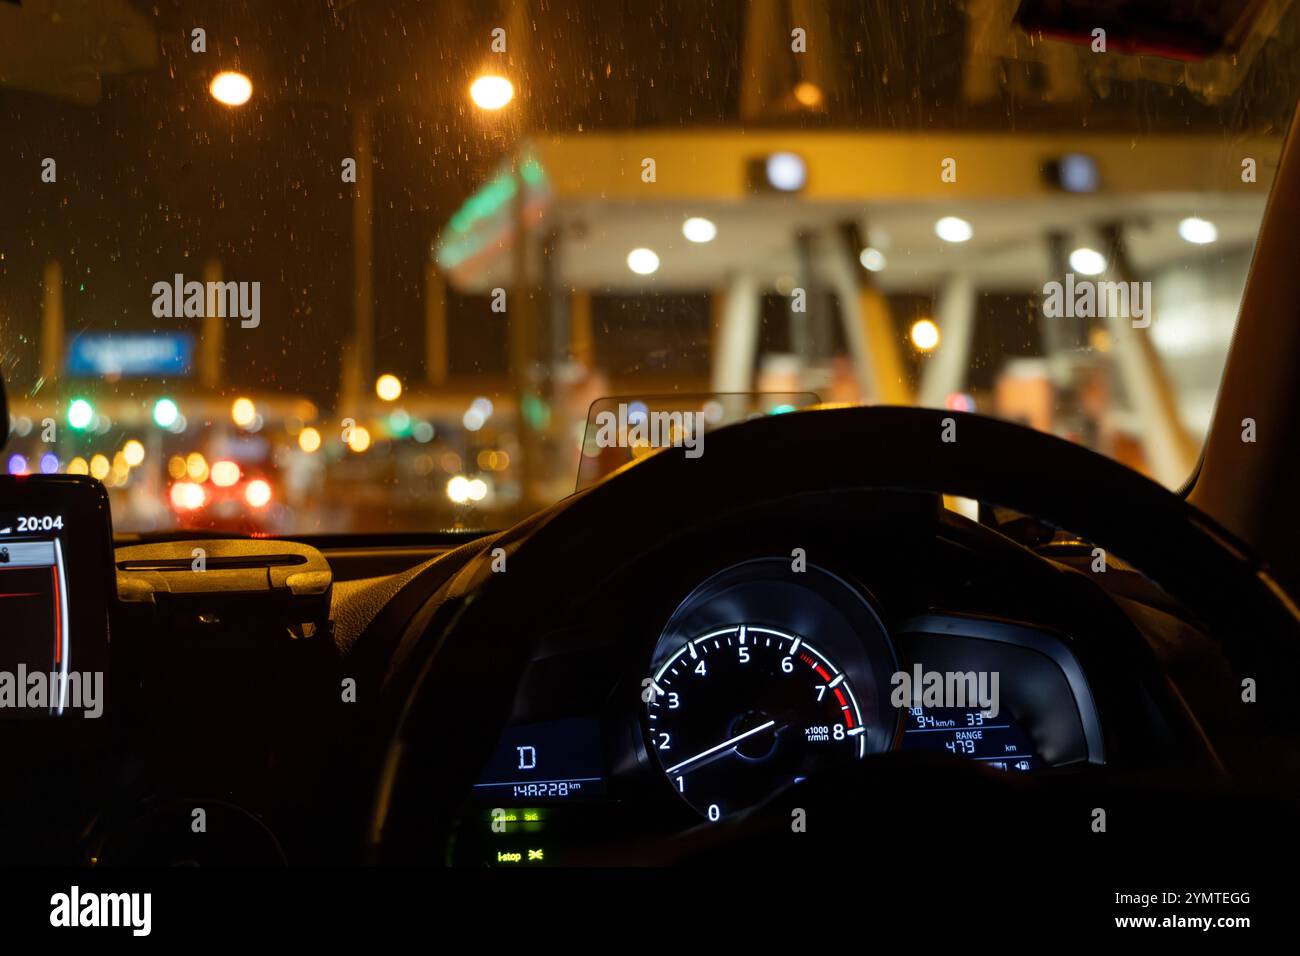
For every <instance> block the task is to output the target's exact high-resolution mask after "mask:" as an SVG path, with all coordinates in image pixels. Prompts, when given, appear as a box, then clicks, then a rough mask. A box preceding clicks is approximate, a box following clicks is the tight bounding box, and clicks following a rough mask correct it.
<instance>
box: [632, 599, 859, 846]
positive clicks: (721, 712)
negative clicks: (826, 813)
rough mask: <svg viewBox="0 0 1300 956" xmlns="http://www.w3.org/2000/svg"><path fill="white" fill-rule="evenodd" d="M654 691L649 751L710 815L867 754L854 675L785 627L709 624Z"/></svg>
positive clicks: (669, 664)
mask: <svg viewBox="0 0 1300 956" xmlns="http://www.w3.org/2000/svg"><path fill="white" fill-rule="evenodd" d="M650 689H651V693H649V694H647V695H646V696H647V697H649V701H648V703H647V707H646V709H647V714H646V732H647V737H648V746H649V749H650V750H651V751H653V753H654V755H655V757H656V758H657V759H658V761H659V763H660V765H661V767H662V768H663V771H664V773H665V774H667V776H668V778H669V780H670V782H671V783H672V786H673V787H674V789H676V790H677V792H678V793H680V794H681V796H682V797H683V798H684V799H685V800H686V802H687V803H689V804H690V805H691V806H693V807H694V808H695V809H696V810H698V811H699V812H700V813H701V814H703V815H704V816H706V817H707V818H708V819H710V820H718V819H720V818H721V817H723V816H725V815H726V814H728V813H731V812H734V811H735V810H739V809H742V808H744V807H747V806H751V805H753V804H755V803H758V802H759V801H761V800H762V799H764V798H765V797H767V796H768V795H770V794H771V793H773V792H775V791H777V790H779V789H780V788H782V787H784V786H786V785H787V784H791V783H797V782H799V781H800V780H801V779H802V778H804V777H805V776H807V775H809V774H810V773H812V772H813V771H814V770H816V769H819V768H824V767H826V766H827V765H830V764H834V763H836V762H841V761H851V760H855V759H857V758H860V757H862V756H863V755H864V754H865V753H866V752H867V737H866V732H865V731H866V728H865V727H864V724H863V719H862V713H861V711H860V709H859V707H858V701H857V698H856V697H855V695H854V690H853V687H852V686H851V685H850V682H849V680H848V676H847V675H846V673H845V672H844V671H843V670H841V669H840V668H839V667H837V666H836V665H835V663H834V662H833V661H831V660H830V658H829V657H827V656H826V655H825V654H823V653H822V652H821V651H819V650H818V649H817V648H816V647H815V646H814V645H813V644H812V643H810V641H809V640H805V639H804V637H802V636H800V635H797V634H792V633H790V632H788V631H785V630H780V629H778V628H774V627H767V626H759V625H755V624H736V625H732V626H729V627H721V628H714V629H710V630H709V631H707V632H706V633H703V634H700V635H699V636H697V637H693V638H691V639H688V640H686V641H685V642H684V643H682V645H681V647H680V648H679V649H678V650H677V651H676V653H674V654H672V655H671V656H670V657H668V659H667V660H665V661H664V663H663V665H662V666H661V667H660V668H659V669H658V671H657V672H656V673H655V674H654V675H653V678H652V683H651V684H650Z"/></svg>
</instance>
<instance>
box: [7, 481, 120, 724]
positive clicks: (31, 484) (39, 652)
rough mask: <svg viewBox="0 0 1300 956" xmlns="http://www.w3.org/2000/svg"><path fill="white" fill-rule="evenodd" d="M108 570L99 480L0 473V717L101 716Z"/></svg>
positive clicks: (108, 538) (106, 521)
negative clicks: (17, 475)
mask: <svg viewBox="0 0 1300 956" xmlns="http://www.w3.org/2000/svg"><path fill="white" fill-rule="evenodd" d="M112 576H113V564H112V527H111V523H110V518H109V510H108V498H107V495H106V493H105V492H104V488H103V485H101V484H100V483H99V482H98V481H95V480H93V479H90V478H84V477H79V476H63V475H48V476H47V475H41V476H21V477H9V476H5V477H0V720H30V719H38V718H50V717H67V716H80V717H84V718H91V719H94V718H98V717H101V716H103V714H104V712H105V706H106V702H107V701H106V694H107V686H108V681H107V673H106V670H107V666H108V612H109V599H110V596H111V593H112V590H111V588H112Z"/></svg>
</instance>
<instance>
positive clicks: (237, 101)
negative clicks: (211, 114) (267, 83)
mask: <svg viewBox="0 0 1300 956" xmlns="http://www.w3.org/2000/svg"><path fill="white" fill-rule="evenodd" d="M208 92H209V93H211V94H212V98H213V99H214V100H216V101H217V102H218V103H221V104H222V105H224V106H243V105H244V104H245V103H247V102H248V100H249V98H250V97H251V96H252V95H253V81H252V80H250V79H249V78H248V77H246V76H245V75H244V74H243V73H236V72H235V71H234V70H225V71H223V72H221V73H218V74H217V75H216V76H214V77H213V78H212V82H211V83H210V84H208Z"/></svg>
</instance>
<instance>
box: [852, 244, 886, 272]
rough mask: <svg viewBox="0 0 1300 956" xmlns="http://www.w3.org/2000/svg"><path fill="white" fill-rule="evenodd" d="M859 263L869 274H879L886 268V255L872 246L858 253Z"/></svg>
mask: <svg viewBox="0 0 1300 956" xmlns="http://www.w3.org/2000/svg"><path fill="white" fill-rule="evenodd" d="M858 261H859V262H861V263H862V268H864V269H866V270H867V271H868V272H879V271H881V270H882V269H884V268H885V254H884V253H883V252H881V251H880V250H879V249H875V248H873V247H871V246H867V247H866V248H865V249H863V250H862V251H861V252H860V253H858Z"/></svg>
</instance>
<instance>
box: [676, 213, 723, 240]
mask: <svg viewBox="0 0 1300 956" xmlns="http://www.w3.org/2000/svg"><path fill="white" fill-rule="evenodd" d="M717 234H718V227H717V226H716V225H714V223H713V220H712V219H705V218H704V217H703V216H691V218H689V219H687V220H686V221H685V222H684V223H682V235H683V236H685V237H686V238H687V239H689V240H690V241H691V242H712V241H713V239H714V237H715V236H717Z"/></svg>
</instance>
